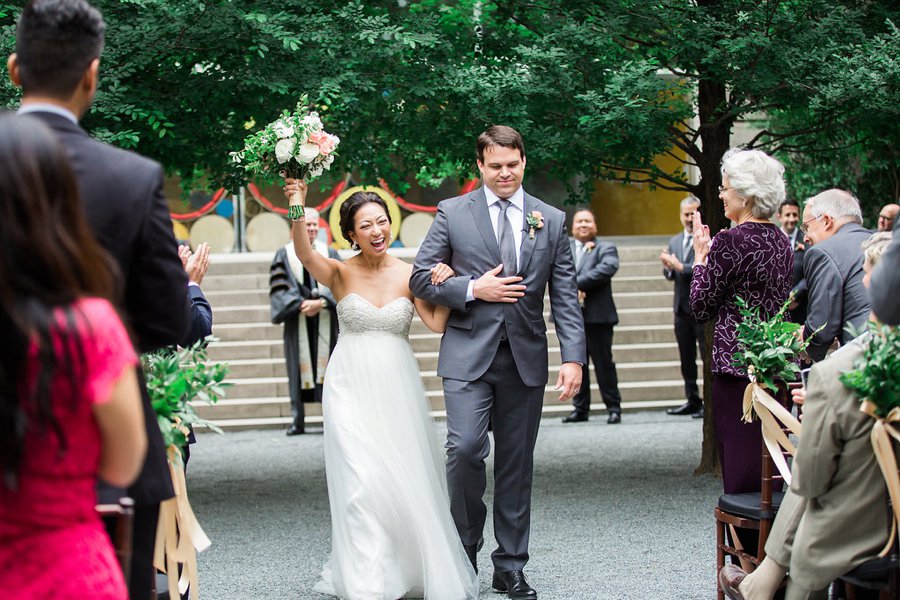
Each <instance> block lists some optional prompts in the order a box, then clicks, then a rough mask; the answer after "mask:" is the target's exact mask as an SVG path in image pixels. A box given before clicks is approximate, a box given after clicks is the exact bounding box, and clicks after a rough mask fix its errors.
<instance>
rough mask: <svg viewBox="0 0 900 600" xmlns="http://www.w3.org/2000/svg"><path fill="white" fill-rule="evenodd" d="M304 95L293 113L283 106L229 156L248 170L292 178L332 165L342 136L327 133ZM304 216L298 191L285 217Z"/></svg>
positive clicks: (319, 172)
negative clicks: (279, 112)
mask: <svg viewBox="0 0 900 600" xmlns="http://www.w3.org/2000/svg"><path fill="white" fill-rule="evenodd" d="M306 102H307V98H306V96H303V97H302V98H300V102H299V103H298V104H297V108H296V109H295V110H294V112H293V113H291V112H288V111H287V110H285V111H284V112H283V113H282V114H281V116H280V117H279V118H278V119H277V120H276V121H274V122H272V123H269V124H268V125H266V126H265V127H263V128H262V129H261V130H260V131H257V132H256V133H254V134H252V135H250V136H248V137H247V139H245V140H244V149H243V150H241V151H240V152H232V153H231V160H232V161H233V162H234V164H235V165H237V166H238V167H240V168H243V169H244V170H245V171H247V172H248V173H250V174H253V175H263V176H267V177H273V176H275V175H283V176H284V177H291V178H293V179H307V178H310V177H318V176H319V175H321V174H322V172H323V171H325V170H327V169H330V168H331V163H333V162H334V157H335V153H334V151H335V149H336V148H337V146H338V144H340V142H341V140H340V138H338V136H336V135H332V134H330V133H327V132H326V131H325V130H324V129H323V127H322V121H321V120H320V119H319V115H318V114H317V113H315V112H309V110H308V109H307V108H306ZM301 216H303V205H302V203H301V201H300V195H299V194H296V195H295V196H294V197H292V198H291V199H290V201H289V207H288V218H290V219H292V220H296V219H299V218H300V217H301Z"/></svg>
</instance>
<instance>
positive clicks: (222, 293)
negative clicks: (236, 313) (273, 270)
mask: <svg viewBox="0 0 900 600" xmlns="http://www.w3.org/2000/svg"><path fill="white" fill-rule="evenodd" d="M203 295H204V296H206V299H207V300H209V304H210V305H211V306H212V309H213V319H215V318H216V313H217V311H218V310H219V309H220V308H225V307H232V306H248V305H257V306H258V305H262V304H265V305H266V306H268V305H269V286H268V284H266V287H265V289H259V290H210V289H207V287H206V285H204V286H203Z"/></svg>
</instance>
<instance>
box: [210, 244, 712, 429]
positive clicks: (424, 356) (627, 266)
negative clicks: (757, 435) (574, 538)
mask: <svg viewBox="0 0 900 600" xmlns="http://www.w3.org/2000/svg"><path fill="white" fill-rule="evenodd" d="M653 242H654V243H653V245H643V246H635V245H619V259H620V268H619V272H618V273H617V274H616V276H615V277H614V278H613V294H614V297H615V301H616V307H617V308H618V312H619V324H618V325H617V326H616V328H615V338H614V341H615V344H614V345H613V356H614V358H615V361H616V367H617V371H618V375H619V389H620V390H621V392H622V409H623V410H624V411H629V410H645V409H663V408H665V407H669V406H678V405H680V404H681V403H683V402H684V389H683V385H684V384H683V381H682V379H681V372H680V365H679V362H678V347H677V345H676V343H675V334H674V330H673V324H672V284H671V283H670V282H668V281H666V280H665V279H664V278H663V276H662V267H661V266H660V263H659V260H658V256H659V252H660V248H661V247H663V244H662V243H655V242H656V240H653ZM392 252H393V251H392ZM397 255H398V256H400V257H401V258H403V259H405V260H410V261H411V260H412V257H413V256H414V252H413V251H411V250H408V249H400V250H398V251H397ZM271 259H272V254H268V253H248V254H219V255H215V256H213V257H212V260H211V264H210V268H209V272H208V273H207V275H206V278H205V279H204V281H203V291H204V293H205V294H206V297H207V299H208V300H209V302H210V304H211V305H212V307H213V322H214V326H213V335H215V336H216V337H217V338H218V340H219V341H217V342H214V343H213V344H211V345H210V348H209V358H210V360H214V361H221V362H227V363H229V364H230V367H231V368H230V375H229V381H230V382H231V383H233V385H232V386H231V387H229V388H228V389H227V396H226V398H225V399H223V400H220V401H219V402H218V403H217V404H216V405H214V406H208V405H206V404H198V405H197V406H196V409H197V412H198V413H199V414H200V416H201V417H203V418H205V419H209V420H211V421H213V422H215V423H216V424H217V425H219V426H220V427H222V428H223V429H227V430H237V429H260V428H283V427H287V425H288V424H289V423H290V420H291V417H290V415H291V410H290V402H289V399H288V384H287V375H285V365H284V352H283V346H282V344H283V342H282V333H281V326H280V325H272V324H271V323H270V322H269V293H268V292H269V263H270V262H271ZM545 309H546V312H545V318H547V319H548V330H547V337H548V341H549V347H550V380H549V384H548V386H547V389H546V392H545V394H544V416H554V415H559V416H562V415H564V414H567V413H568V412H569V411H570V410H571V406H570V405H569V404H568V403H565V404H560V403H559V402H558V397H559V392H556V391H554V390H553V385H554V384H555V383H556V377H557V374H558V372H559V366H560V359H559V341H558V340H557V338H556V333H555V331H554V328H553V323H552V322H550V321H549V316H550V312H549V302H548V301H547V300H546V299H545ZM440 337H441V336H440V334H436V333H433V332H431V331H430V330H429V329H428V328H426V327H425V325H424V324H423V323H422V321H421V320H420V319H419V318H418V317H415V318H414V319H413V323H412V327H411V329H410V336H409V338H410V340H409V341H410V344H411V345H412V347H413V350H414V351H415V354H416V358H417V359H418V361H419V369H420V370H421V374H422V381H423V383H424V385H425V390H426V394H427V395H428V399H429V401H430V403H431V407H432V414H433V416H435V417H436V418H440V417H442V416H443V409H444V402H443V393H442V390H441V379H440V377H438V376H437V374H436V372H435V370H436V369H437V357H438V348H439V346H440ZM591 371H592V372H591V382H592V385H591V389H592V392H591V401H592V402H591V407H592V410H591V412H592V413H593V414H597V413H600V412H603V410H604V405H603V402H602V400H601V398H600V393H599V391H598V390H597V384H596V379H595V378H594V373H593V365H592V366H591ZM701 372H702V370H701ZM388 376H389V375H388ZM321 421H322V412H321V405H319V404H307V405H306V422H307V424H316V423H321Z"/></svg>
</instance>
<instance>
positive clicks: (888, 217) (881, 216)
mask: <svg viewBox="0 0 900 600" xmlns="http://www.w3.org/2000/svg"><path fill="white" fill-rule="evenodd" d="M878 218H879V219H884V220H885V221H893V220H894V217H892V216H891V215H878Z"/></svg>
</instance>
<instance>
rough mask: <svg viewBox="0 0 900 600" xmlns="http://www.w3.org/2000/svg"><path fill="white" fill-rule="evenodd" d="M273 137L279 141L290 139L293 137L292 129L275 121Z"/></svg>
mask: <svg viewBox="0 0 900 600" xmlns="http://www.w3.org/2000/svg"><path fill="white" fill-rule="evenodd" d="M275 135H277V136H278V137H279V138H281V139H283V138H289V137H292V136H293V135H294V128H293V127H291V126H290V125H289V124H288V123H285V122H284V121H277V122H276V123H275Z"/></svg>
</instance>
